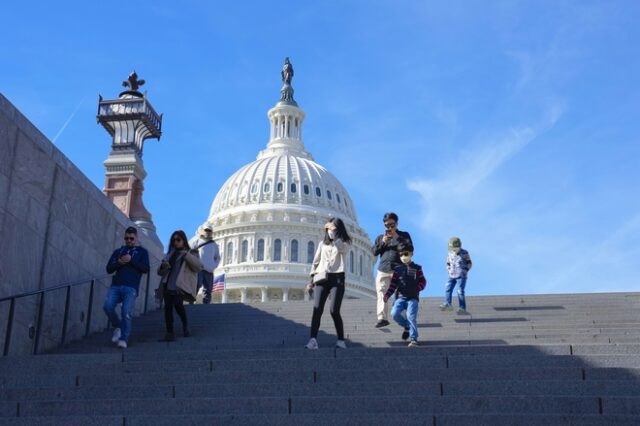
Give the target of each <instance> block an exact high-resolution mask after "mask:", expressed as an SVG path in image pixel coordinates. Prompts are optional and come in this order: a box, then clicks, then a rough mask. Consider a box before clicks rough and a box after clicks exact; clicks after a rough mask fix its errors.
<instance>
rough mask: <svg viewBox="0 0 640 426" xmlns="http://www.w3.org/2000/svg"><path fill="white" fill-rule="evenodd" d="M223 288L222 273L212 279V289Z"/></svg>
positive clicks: (220, 289) (221, 289)
mask: <svg viewBox="0 0 640 426" xmlns="http://www.w3.org/2000/svg"><path fill="white" fill-rule="evenodd" d="M223 290H224V274H222V275H218V276H216V277H215V278H214V279H213V291H223Z"/></svg>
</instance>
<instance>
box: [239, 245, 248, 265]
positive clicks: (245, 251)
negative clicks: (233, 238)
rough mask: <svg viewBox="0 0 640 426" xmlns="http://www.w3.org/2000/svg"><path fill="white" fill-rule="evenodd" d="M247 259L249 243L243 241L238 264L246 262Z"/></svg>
mask: <svg viewBox="0 0 640 426" xmlns="http://www.w3.org/2000/svg"><path fill="white" fill-rule="evenodd" d="M248 257H249V241H247V240H244V241H243V242H242V249H241V255H240V262H246V261H247V258H248Z"/></svg>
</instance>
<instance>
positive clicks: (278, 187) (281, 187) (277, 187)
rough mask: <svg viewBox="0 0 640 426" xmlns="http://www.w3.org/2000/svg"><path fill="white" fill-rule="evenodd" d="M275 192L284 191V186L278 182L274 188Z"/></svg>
mask: <svg viewBox="0 0 640 426" xmlns="http://www.w3.org/2000/svg"><path fill="white" fill-rule="evenodd" d="M276 191H278V192H282V191H284V185H283V184H282V182H278V185H277V186H276Z"/></svg>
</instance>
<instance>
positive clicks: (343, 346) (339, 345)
mask: <svg viewBox="0 0 640 426" xmlns="http://www.w3.org/2000/svg"><path fill="white" fill-rule="evenodd" d="M336 348H338V349H347V344H346V343H345V342H344V340H338V341H336Z"/></svg>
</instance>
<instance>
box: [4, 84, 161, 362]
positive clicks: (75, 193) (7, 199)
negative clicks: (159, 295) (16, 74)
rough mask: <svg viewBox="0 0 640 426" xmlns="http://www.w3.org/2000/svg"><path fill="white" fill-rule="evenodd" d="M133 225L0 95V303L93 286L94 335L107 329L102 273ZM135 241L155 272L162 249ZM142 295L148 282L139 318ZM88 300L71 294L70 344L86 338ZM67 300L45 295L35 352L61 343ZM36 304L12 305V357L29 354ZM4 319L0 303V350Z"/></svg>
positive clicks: (84, 291) (82, 292) (79, 292)
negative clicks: (71, 284) (43, 292)
mask: <svg viewBox="0 0 640 426" xmlns="http://www.w3.org/2000/svg"><path fill="white" fill-rule="evenodd" d="M105 142H106V141H105ZM97 166H98V164H96V167H97ZM130 225H133V224H132V222H131V221H130V220H129V219H128V218H127V217H126V216H125V215H124V214H123V213H122V212H121V211H120V210H118V208H116V207H115V206H114V205H113V203H112V202H111V201H110V200H108V199H107V198H106V197H105V196H104V195H103V193H102V192H101V190H100V189H99V188H97V187H96V186H95V185H94V184H93V183H92V182H91V181H90V180H89V179H88V178H87V177H86V176H85V175H83V174H82V172H81V171H80V170H79V169H78V168H77V167H76V166H75V165H74V164H73V163H71V161H70V160H69V159H68V158H67V157H65V156H64V154H63V153H61V152H60V151H59V150H58V149H57V148H56V147H55V146H54V145H53V143H51V142H50V141H49V140H48V139H47V138H46V137H45V136H44V135H43V134H42V133H41V132H40V131H39V130H38V129H37V128H36V127H35V126H34V125H33V124H32V123H31V122H29V120H28V119H27V118H26V117H25V116H24V115H22V114H21V113H20V112H19V111H18V110H17V109H16V108H15V107H14V106H13V105H12V104H11V103H10V102H9V101H8V100H7V99H6V98H5V97H4V96H2V95H1V94H0V297H6V296H11V295H15V294H19V293H25V292H29V291H34V290H39V289H44V288H48V287H55V286H57V285H60V284H64V283H69V282H77V281H82V280H86V281H90V280H91V279H92V278H96V279H97V280H96V285H95V293H94V301H93V314H92V319H91V330H92V331H95V330H99V329H102V328H104V327H105V326H106V317H105V315H104V312H103V311H102V302H103V299H104V296H105V294H106V291H107V288H108V286H109V284H110V278H109V277H108V276H107V274H106V271H105V265H106V262H107V260H108V258H109V256H110V255H111V253H112V251H113V250H114V249H115V248H116V247H119V246H120V245H122V243H123V242H122V238H123V234H124V230H125V228H126V227H127V226H130ZM139 236H140V242H141V244H142V245H143V246H144V247H146V248H147V249H148V250H149V255H150V262H151V264H152V270H153V269H155V268H154V266H153V265H157V264H158V263H159V259H160V258H161V257H162V251H163V247H162V246H161V245H159V244H158V243H157V241H158V239H157V236H155V235H144V234H142V233H139ZM149 278H150V279H149V287H150V288H151V291H150V295H149V302H148V306H149V308H151V309H153V308H155V303H154V302H153V291H152V290H153V289H155V288H156V287H157V276H156V274H154V273H152V274H151V275H150V277H149ZM146 287H147V277H146V276H145V277H143V280H142V283H141V286H140V293H141V294H140V297H138V301H137V306H136V314H137V315H139V314H140V313H141V312H142V311H143V310H144V304H145V296H146ZM88 293H89V286H88V285H82V286H78V287H74V288H73V289H72V292H71V309H70V313H69V322H68V328H67V338H66V340H67V341H68V340H70V339H77V338H79V337H81V336H82V335H83V333H84V331H85V328H86V319H87V313H88V312H87V311H88ZM65 299H66V290H57V291H55V292H52V293H48V294H47V295H46V297H45V305H44V317H43V321H42V329H41V332H42V336H41V338H40V342H39V345H38V346H39V350H44V349H46V348H51V347H53V346H56V345H57V344H58V343H59V342H60V339H61V332H62V321H63V319H62V317H63V312H64V306H65ZM38 300H39V298H38V297H37V296H30V297H26V298H23V299H20V300H19V301H18V302H17V303H16V311H15V318H14V325H13V331H12V339H11V344H10V348H11V350H10V353H11V354H19V353H30V352H31V351H32V348H33V344H34V339H33V337H32V334H33V331H34V327H35V326H36V324H37V313H38ZM8 311H9V302H2V303H0V350H2V348H3V343H4V339H5V332H6V325H7V318H8ZM30 331H31V333H30ZM30 334H31V336H30Z"/></svg>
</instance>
